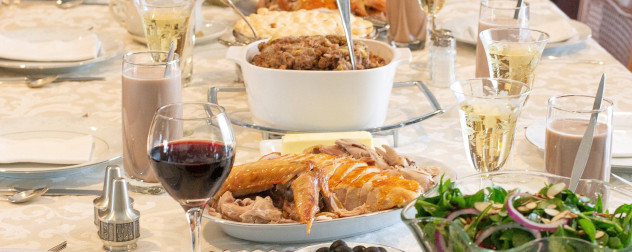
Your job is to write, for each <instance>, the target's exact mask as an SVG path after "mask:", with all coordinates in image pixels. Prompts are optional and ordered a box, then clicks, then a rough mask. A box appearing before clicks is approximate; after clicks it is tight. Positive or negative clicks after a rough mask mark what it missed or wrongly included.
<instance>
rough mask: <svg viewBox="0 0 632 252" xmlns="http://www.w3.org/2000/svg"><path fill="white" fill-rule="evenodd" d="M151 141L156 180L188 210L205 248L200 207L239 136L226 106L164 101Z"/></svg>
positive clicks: (196, 244) (222, 174) (196, 243)
mask: <svg viewBox="0 0 632 252" xmlns="http://www.w3.org/2000/svg"><path fill="white" fill-rule="evenodd" d="M147 147H148V152H149V157H150V159H151V161H152V167H153V169H154V171H155V173H156V175H157V177H158V180H159V181H160V183H161V184H162V186H163V187H164V188H165V190H166V191H167V193H169V195H171V197H172V198H174V199H175V200H176V201H178V203H180V205H181V206H182V208H184V210H185V211H186V216H187V221H188V222H189V227H190V228H191V230H190V231H191V243H192V246H193V251H196V252H199V251H201V244H200V222H201V219H202V211H203V210H204V207H205V206H206V202H207V201H208V200H209V199H210V198H211V197H212V196H213V195H214V194H215V193H216V192H217V191H218V190H219V188H220V187H221V186H222V184H223V183H224V181H225V180H226V177H227V176H228V173H229V172H230V170H231V169H232V167H233V162H234V160H235V138H234V136H233V131H232V128H231V125H230V121H229V119H228V117H227V115H226V113H225V111H224V108H222V107H221V106H219V105H217V104H211V103H175V104H169V105H165V106H163V107H161V108H160V109H158V111H156V113H155V115H154V119H153V121H152V124H151V128H150V130H149V138H148V143H147Z"/></svg>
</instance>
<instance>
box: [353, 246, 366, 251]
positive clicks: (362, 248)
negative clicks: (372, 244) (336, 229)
mask: <svg viewBox="0 0 632 252" xmlns="http://www.w3.org/2000/svg"><path fill="white" fill-rule="evenodd" d="M365 249H366V247H365V246H362V245H358V246H355V247H353V252H364V250H365Z"/></svg>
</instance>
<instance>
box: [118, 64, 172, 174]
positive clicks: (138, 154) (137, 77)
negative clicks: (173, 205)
mask: <svg viewBox="0 0 632 252" xmlns="http://www.w3.org/2000/svg"><path fill="white" fill-rule="evenodd" d="M164 71H165V68H164V65H162V66H158V67H152V68H143V67H138V68H131V69H126V70H124V72H123V89H122V94H123V98H122V100H123V115H122V116H123V118H122V119H123V162H124V163H123V164H124V166H123V167H124V168H125V171H126V172H127V174H128V175H129V176H131V177H134V178H137V179H142V180H143V181H144V182H149V183H153V182H158V180H156V176H155V174H154V172H153V170H152V169H151V167H150V163H149V154H148V150H147V135H148V133H149V127H150V125H151V121H152V118H153V116H154V113H155V112H156V110H157V109H158V108H159V107H161V106H163V105H166V104H169V103H175V102H180V101H181V99H182V88H181V80H180V74H179V72H180V71H176V72H178V73H176V74H172V75H171V76H169V77H164Z"/></svg>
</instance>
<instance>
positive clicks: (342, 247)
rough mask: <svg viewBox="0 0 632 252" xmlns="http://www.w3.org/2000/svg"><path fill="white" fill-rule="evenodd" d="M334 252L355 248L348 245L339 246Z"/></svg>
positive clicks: (347, 251) (350, 251) (346, 251)
mask: <svg viewBox="0 0 632 252" xmlns="http://www.w3.org/2000/svg"><path fill="white" fill-rule="evenodd" d="M334 252H353V249H351V248H350V247H348V246H346V245H345V246H338V247H336V248H334Z"/></svg>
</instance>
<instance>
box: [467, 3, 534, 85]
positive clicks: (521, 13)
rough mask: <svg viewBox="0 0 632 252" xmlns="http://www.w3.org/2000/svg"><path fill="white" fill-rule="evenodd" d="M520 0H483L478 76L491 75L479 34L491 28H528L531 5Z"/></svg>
mask: <svg viewBox="0 0 632 252" xmlns="http://www.w3.org/2000/svg"><path fill="white" fill-rule="evenodd" d="M518 1H519V0H481V8H480V13H479V16H478V31H477V32H476V41H477V42H476V78H480V77H490V75H489V68H488V65H487V56H486V55H485V48H483V44H481V39H480V37H479V36H478V35H479V34H480V33H481V32H482V31H484V30H487V29H490V28H527V27H528V26H529V5H528V4H527V3H523V4H522V5H520V6H518Z"/></svg>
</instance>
